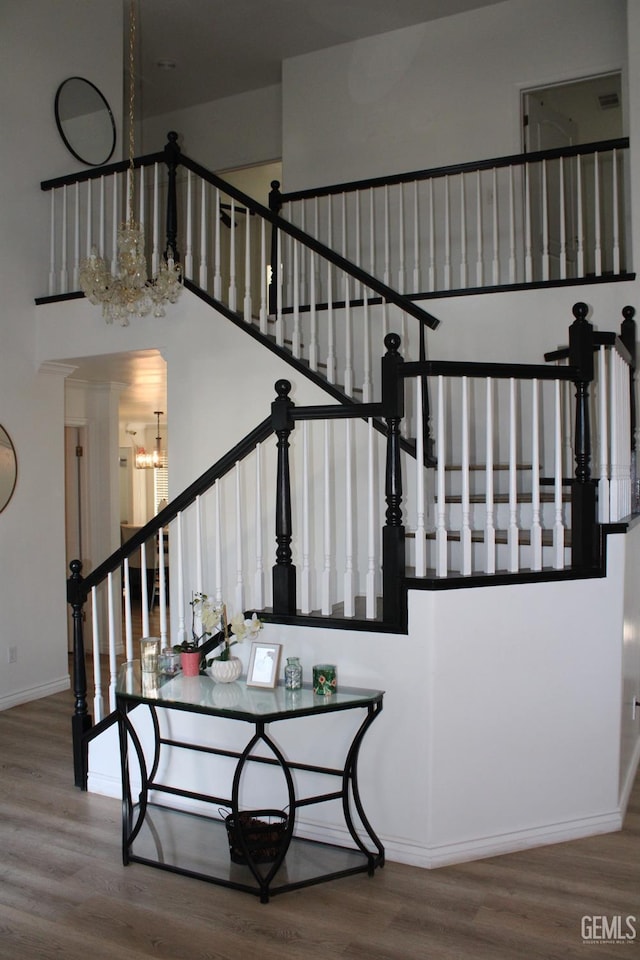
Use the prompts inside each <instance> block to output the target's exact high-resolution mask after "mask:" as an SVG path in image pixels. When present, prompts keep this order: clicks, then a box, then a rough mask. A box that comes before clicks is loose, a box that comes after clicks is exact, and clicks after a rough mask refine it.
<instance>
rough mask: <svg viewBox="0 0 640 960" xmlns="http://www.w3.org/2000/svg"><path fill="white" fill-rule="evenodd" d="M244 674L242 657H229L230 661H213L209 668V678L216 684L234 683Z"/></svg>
mask: <svg viewBox="0 0 640 960" xmlns="http://www.w3.org/2000/svg"><path fill="white" fill-rule="evenodd" d="M241 673H242V660H241V659H240V657H229V659H228V660H212V662H211V666H210V667H209V676H211V677H213V679H214V680H215V681H216V683H233V682H234V680H237V679H238V677H239V676H240V674H241Z"/></svg>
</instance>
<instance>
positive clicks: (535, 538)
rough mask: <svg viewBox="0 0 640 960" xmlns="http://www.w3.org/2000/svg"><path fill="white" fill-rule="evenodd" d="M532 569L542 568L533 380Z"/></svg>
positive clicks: (537, 411)
mask: <svg viewBox="0 0 640 960" xmlns="http://www.w3.org/2000/svg"><path fill="white" fill-rule="evenodd" d="M531 569H532V570H542V527H541V525H540V396H539V390H538V381H537V380H536V379H534V380H532V381H531Z"/></svg>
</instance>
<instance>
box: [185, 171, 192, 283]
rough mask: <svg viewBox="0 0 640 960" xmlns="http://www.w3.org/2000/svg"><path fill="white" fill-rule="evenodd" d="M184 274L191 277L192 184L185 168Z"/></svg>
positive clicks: (188, 277) (189, 174)
mask: <svg viewBox="0 0 640 960" xmlns="http://www.w3.org/2000/svg"><path fill="white" fill-rule="evenodd" d="M184 275H185V277H186V278H187V280H192V279H193V184H192V175H191V170H187V219H186V228H185V248H184Z"/></svg>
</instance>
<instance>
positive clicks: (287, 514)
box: [271, 380, 296, 614]
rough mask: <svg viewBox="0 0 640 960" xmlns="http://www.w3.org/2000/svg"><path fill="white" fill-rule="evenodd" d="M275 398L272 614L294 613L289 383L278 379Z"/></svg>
mask: <svg viewBox="0 0 640 960" xmlns="http://www.w3.org/2000/svg"><path fill="white" fill-rule="evenodd" d="M275 390H276V393H277V395H278V397H277V399H276V400H274V401H273V403H272V404H271V421H272V424H273V430H274V433H275V435H276V437H277V438H278V466H277V477H276V543H277V547H276V562H275V564H274V567H273V574H272V577H273V580H272V582H273V612H274V613H278V614H294V613H295V612H296V568H295V566H294V565H293V563H292V560H291V558H292V552H291V539H292V535H293V529H292V525H291V476H290V471H289V436H290V434H291V431H292V430H293V427H294V423H293V420H292V419H291V417H290V415H289V412H290V410H291V407H292V406H293V400H291V399H290V397H289V391H290V390H291V384H290V383H289V381H288V380H278V381H277V383H276V385H275Z"/></svg>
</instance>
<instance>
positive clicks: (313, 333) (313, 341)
mask: <svg viewBox="0 0 640 960" xmlns="http://www.w3.org/2000/svg"><path fill="white" fill-rule="evenodd" d="M316 262H317V258H316V255H315V253H314V252H313V251H311V255H310V263H309V367H310V369H311V370H317V369H318V360H319V356H318V311H317V291H316V276H317V274H316Z"/></svg>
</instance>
